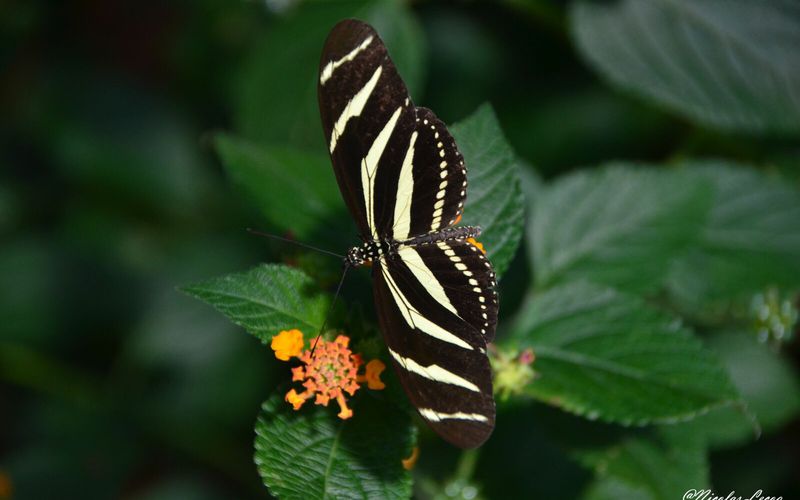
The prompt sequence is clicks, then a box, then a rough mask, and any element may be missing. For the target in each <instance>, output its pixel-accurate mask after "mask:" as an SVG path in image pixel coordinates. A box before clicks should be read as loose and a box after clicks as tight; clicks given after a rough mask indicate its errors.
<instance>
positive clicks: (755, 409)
mask: <svg viewBox="0 0 800 500" xmlns="http://www.w3.org/2000/svg"><path fill="white" fill-rule="evenodd" d="M705 340H706V343H707V344H708V345H709V347H711V348H712V349H713V350H714V351H715V352H716V353H717V354H719V356H720V357H721V358H722V361H723V363H724V364H725V366H726V367H727V369H728V373H730V375H731V378H732V379H733V383H734V384H735V385H736V388H737V389H738V390H739V392H740V393H741V395H742V400H743V401H744V402H745V403H746V405H747V410H748V411H750V412H752V413H753V414H754V416H755V417H756V419H757V420H758V423H759V425H760V426H761V430H762V431H763V432H764V433H769V432H774V431H776V430H778V429H780V428H781V427H782V426H783V425H785V424H787V423H789V422H790V421H791V420H792V419H793V418H794V417H796V416H797V415H798V413H800V383H799V382H798V377H797V373H796V371H795V370H794V368H793V367H792V365H791V363H789V362H788V361H787V360H786V359H783V358H782V357H781V356H780V355H779V354H778V353H776V352H775V351H774V350H772V349H771V348H770V347H768V346H767V345H765V344H762V343H759V342H757V341H756V339H755V336H754V335H752V334H747V333H742V332H719V333H716V334H714V335H712V336H710V337H707V338H706V339H705ZM686 426H687V427H688V428H689V429H692V430H693V431H694V432H695V433H696V435H698V436H700V435H705V436H707V437H708V439H709V443H710V444H711V446H713V447H715V448H730V447H733V446H740V445H743V444H745V443H748V442H750V441H752V440H754V439H756V429H755V427H754V424H753V422H752V419H751V417H750V416H749V415H747V414H746V413H745V412H744V411H742V409H740V408H735V407H724V408H718V409H714V410H712V411H711V412H709V413H708V414H707V415H702V416H700V417H698V418H697V419H695V420H693V421H692V422H688V423H687V424H686Z"/></svg>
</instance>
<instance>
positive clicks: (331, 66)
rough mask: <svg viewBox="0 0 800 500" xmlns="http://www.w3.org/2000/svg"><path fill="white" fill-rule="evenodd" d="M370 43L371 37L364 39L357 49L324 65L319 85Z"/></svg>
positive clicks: (323, 83)
mask: <svg viewBox="0 0 800 500" xmlns="http://www.w3.org/2000/svg"><path fill="white" fill-rule="evenodd" d="M370 43H372V35H370V36H368V37H367V38H366V39H364V41H363V42H361V44H360V45H359V46H358V47H356V48H354V49H353V50H351V51H350V52H349V53H348V54H347V55H346V56H344V57H342V58H341V59H339V60H338V61H331V62H329V63H328V64H326V65H325V68H324V69H323V70H322V74H320V76H319V83H320V84H322V85H325V82H327V81H328V80H329V79H330V77H332V76H333V72H334V71H336V68H338V67H339V66H341V65H342V64H344V63H346V62H348V61H352V60H353V59H355V58H356V56H357V55H358V53H359V52H361V51H362V50H364V49H366V48H367V47H368V46H369V44H370ZM406 101H407V100H406Z"/></svg>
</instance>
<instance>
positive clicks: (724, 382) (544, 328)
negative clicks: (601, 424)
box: [512, 283, 737, 425]
mask: <svg viewBox="0 0 800 500" xmlns="http://www.w3.org/2000/svg"><path fill="white" fill-rule="evenodd" d="M522 311H523V313H522V314H521V316H520V317H519V318H518V320H517V322H516V324H515V325H514V326H513V328H512V332H513V334H512V340H513V341H515V342H516V343H517V344H518V345H519V346H520V347H532V348H533V350H534V353H535V355H536V361H535V363H534V369H535V370H536V372H537V374H538V377H537V378H536V379H535V380H534V381H533V382H531V383H530V384H529V386H528V387H527V388H526V391H527V393H528V394H530V395H532V396H533V397H536V398H537V399H540V400H543V401H546V402H548V403H550V404H553V405H555V406H558V407H560V408H563V409H565V410H567V411H570V412H573V413H576V414H578V415H584V416H587V417H588V418H592V419H594V418H600V419H602V420H604V421H613V422H620V423H624V424H636V425H641V424H646V423H648V422H675V421H679V420H684V419H688V418H692V417H694V416H695V415H697V414H698V413H701V412H703V411H707V410H708V409H710V408H712V407H715V406H720V405H723V404H726V403H730V402H732V401H734V400H736V399H737V394H736V391H735V389H734V388H733V385H732V383H731V381H730V379H729V378H728V375H727V373H726V372H725V370H724V368H723V366H722V365H721V364H720V362H719V361H718V360H717V358H716V357H715V356H714V354H713V353H711V352H710V351H708V350H706V349H704V348H703V346H702V345H701V343H700V342H699V341H698V340H697V339H696V338H694V337H693V336H692V335H691V333H690V332H689V331H688V330H687V329H686V328H684V327H682V326H681V324H680V321H679V320H677V319H676V318H674V317H671V316H668V315H666V314H663V313H661V312H660V311H658V310H656V309H654V308H652V307H650V306H648V305H647V304H646V303H644V302H643V301H642V300H641V299H639V298H637V297H635V296H632V295H627V294H623V293H620V292H617V291H615V290H613V289H610V288H604V287H601V286H598V285H593V284H588V283H572V284H567V285H563V286H559V287H556V288H553V289H551V290H549V291H546V292H544V293H542V294H541V295H537V296H534V297H533V298H532V299H531V300H530V301H529V303H528V304H527V307H523V308H522Z"/></svg>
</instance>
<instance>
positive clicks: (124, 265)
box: [0, 0, 800, 499]
mask: <svg viewBox="0 0 800 500" xmlns="http://www.w3.org/2000/svg"><path fill="white" fill-rule="evenodd" d="M317 3H318V2H317ZM367 3H369V2H332V4H334V5H333V6H329V7H324V8H318V9H317V14H315V16H316V17H314V18H313V22H309V23H311V24H305V23H306V21H303V22H298V21H296V20H297V18H298V12H300V11H301V9H302V7H301V6H299V5H298V2H297V1H293V0H266V1H255V0H248V1H227V2H221V1H212V0H195V1H191V2H190V1H180V0H178V1H172V2H129V1H111V2H108V1H97V0H77V1H73V2H47V1H44V0H24V1H23V0H6V1H4V2H0V40H1V43H0V110H1V111H0V113H2V115H1V116H2V119H1V120H0V167H1V168H0V318H2V319H1V320H0V498H5V497H9V498H10V497H13V498H24V499H28V498H86V499H92V498H136V499H140V498H141V499H144V498H146V499H155V498H159V499H160V498H199V499H206V498H209V499H210V498H266V497H267V493H266V490H265V488H264V487H263V486H262V484H261V480H260V479H259V477H258V474H257V472H256V469H255V466H254V465H253V462H252V455H253V423H254V421H255V418H256V416H257V412H258V409H259V406H260V404H261V402H262V401H263V400H264V399H265V398H266V397H267V395H268V394H269V393H270V392H271V390H272V388H273V387H274V385H275V382H274V380H275V379H276V378H275V377H277V376H278V375H276V374H275V373H272V370H273V368H275V369H282V367H280V366H277V364H275V363H272V362H270V357H271V353H270V352H269V351H268V350H267V349H265V348H263V346H261V345H260V344H259V342H258V341H257V340H256V339H255V338H253V337H251V336H249V335H246V334H245V333H244V332H243V331H241V330H240V329H238V328H236V327H235V326H233V325H232V324H230V323H229V322H228V321H227V320H226V319H225V318H224V317H223V316H222V315H220V314H218V313H216V312H215V311H214V310H213V309H211V308H210V307H208V306H206V305H204V304H201V303H200V302H198V301H195V300H193V299H190V298H188V297H186V296H184V295H182V294H180V293H179V292H177V291H176V286H179V285H181V284H185V283H189V282H192V281H197V280H201V279H206V278H210V277H213V276H217V275H220V274H223V273H226V272H232V271H237V270H243V269H246V268H248V267H251V266H253V265H255V264H256V263H258V262H262V261H274V260H280V259H284V260H285V259H287V258H291V255H292V252H294V250H293V249H287V248H284V247H282V246H280V245H275V244H272V243H266V242H264V241H262V240H259V239H257V238H255V237H253V236H250V235H248V234H246V233H245V231H244V228H246V227H249V226H254V227H261V228H263V229H265V230H270V229H273V230H274V229H275V228H270V227H269V226H267V227H264V222H263V218H262V217H261V216H260V215H259V214H258V213H257V211H256V210H255V209H254V208H253V207H252V205H251V204H250V203H249V202H248V200H246V199H242V197H241V196H240V195H239V193H238V192H237V191H236V190H235V189H234V188H233V187H232V186H231V183H230V182H228V179H226V176H225V175H224V173H223V170H222V168H221V166H220V165H219V162H218V159H217V158H216V156H215V154H214V152H213V148H212V141H211V139H210V138H211V136H212V135H213V133H215V132H217V131H234V132H236V133H238V134H241V135H242V136H244V137H247V138H249V139H252V140H256V141H259V140H268V139H274V138H276V137H280V136H281V134H282V133H284V132H285V130H286V129H288V128H290V127H291V126H293V124H294V123H295V118H296V117H295V114H296V110H294V109H289V108H288V107H287V108H286V109H284V108H281V107H279V106H278V107H276V108H268V107H267V106H266V105H265V103H270V102H273V101H271V100H270V99H275V97H274V96H275V95H278V96H280V95H284V94H290V93H291V92H292V91H293V90H295V89H293V88H291V87H290V88H283V86H284V83H285V82H291V79H289V76H286V75H291V74H292V71H293V69H292V68H293V66H294V61H293V54H295V53H296V52H295V51H296V50H299V49H297V47H305V46H308V45H310V46H312V47H317V49H316V50H320V49H321V41H322V39H324V36H325V34H326V33H327V30H328V29H329V27H330V26H332V25H333V23H334V22H335V21H336V20H337V19H338V18H341V17H346V15H348V12H357V11H358V9H359V8H362V4H367ZM398 8H399V7H398ZM402 8H404V9H407V10H408V12H409V13H410V17H409V19H411V20H412V22H411V23H410V24H408V25H407V26H405V28H404V29H408V30H411V31H412V33H415V34H418V35H419V36H418V37H417V39H418V40H419V43H420V44H421V47H422V48H421V49H420V50H418V51H416V52H415V53H416V54H418V55H419V60H418V61H415V62H416V63H418V64H416V65H409V67H416V68H417V73H415V74H413V75H407V74H406V75H404V76H405V77H406V79H407V80H408V82H409V87H410V88H411V92H412V96H413V97H414V99H415V101H417V103H419V104H422V105H425V106H427V107H430V108H432V109H434V110H436V113H437V114H438V115H439V116H440V117H441V118H442V119H443V120H444V121H445V122H447V123H452V122H454V121H457V120H460V119H462V118H464V117H465V116H467V115H468V114H470V113H471V112H472V111H473V110H474V109H475V108H476V107H477V106H478V105H479V104H481V103H483V102H485V101H489V102H491V103H492V105H493V106H494V107H495V109H496V111H497V114H498V116H499V119H500V122H501V124H502V126H503V129H504V131H505V132H506V135H507V137H508V139H509V141H510V143H511V144H512V146H513V147H514V148H515V150H516V152H517V153H518V154H519V155H520V157H521V158H522V159H524V160H525V162H527V163H528V164H530V165H532V166H534V167H535V170H536V172H538V174H539V175H540V176H541V177H542V178H544V179H549V178H553V177H555V176H557V175H560V174H563V173H565V172H568V171H570V170H572V169H575V168H579V167H581V166H584V165H590V164H596V163H600V162H604V161H608V160H613V159H632V160H648V161H663V160H669V159H673V158H676V157H677V158H679V157H683V156H689V155H704V156H725V157H727V158H733V159H740V160H747V161H750V162H754V163H759V162H762V161H767V160H769V161H770V162H772V164H774V165H777V167H778V168H780V169H783V170H784V172H785V174H786V175H787V176H789V177H790V178H792V179H796V178H797V174H796V172H797V170H796V168H793V167H796V166H797V163H798V161H797V155H796V151H797V143H796V142H794V143H792V142H791V141H787V140H786V139H780V138H778V139H776V138H770V137H767V138H753V137H747V138H742V137H740V136H737V135H735V134H734V135H730V134H722V133H717V132H712V131H709V130H707V129H704V128H701V127H697V126H695V125H692V124H691V123H689V122H688V121H686V120H685V119H682V118H680V117H679V116H677V115H675V114H670V113H666V112H664V111H661V110H660V109H659V108H657V107H655V106H651V105H649V104H647V103H646V102H644V101H642V100H640V99H637V98H634V97H631V96H629V95H628V94H626V93H624V92H619V91H616V90H614V89H613V88H611V87H610V86H608V85H606V84H604V83H603V81H601V79H599V78H598V77H597V76H596V75H595V73H594V72H592V71H591V70H590V69H589V67H588V66H587V65H586V64H585V63H584V62H583V61H582V60H581V59H580V57H579V56H578V55H577V52H576V49H575V47H574V45H573V43H572V41H571V38H570V35H569V29H568V26H567V22H566V8H567V2H560V1H556V0H550V1H545V0H541V1H533V0H531V1H528V2H526V1H524V0H506V1H497V2H475V1H458V2H439V1H414V2H410V3H407V4H403V7H402ZM387 22H388V20H387ZM314 23H316V24H314ZM312 27H313V29H312ZM390 49H391V46H390ZM317 54H318V52H317ZM316 57H318V55H317V56H316ZM398 65H400V64H399V63H398ZM401 69H402V66H401ZM285 79H286V80H285ZM285 85H289V83H285ZM270 93H271V94H270ZM307 101H308V103H309V106H311V107H312V108H311V109H312V114H311V115H309V116H314V114H313V113H316V108H315V107H316V100H315V98H314V97H313V96H309V98H308V99H307ZM288 102H293V101H291V100H289V101H288ZM265 109H266V110H267V112H266V114H265ZM314 120H317V121H314V122H313V123H311V124H310V126H311V129H312V130H315V129H318V128H319V123H318V118H317V117H314ZM322 140H323V138H322V133H321V131H319V130H317V135H316V136H314V135H313V134H312V135H309V136H308V137H305V136H304V137H302V138H301V139H299V141H300V142H302V141H309V142H310V143H311V144H312V145H313V146H312V147H320V146H322V144H323V143H322ZM353 231H354V230H353ZM353 240H355V238H353ZM312 243H320V244H322V245H324V244H325V243H326V242H312ZM329 244H330V243H328V245H329ZM334 250H336V251H341V250H342V249H341V248H340V249H334ZM329 267H332V268H333V269H334V270H335V266H329ZM508 307H509V308H510V310H511V311H512V312H513V307H515V306H514V305H510V306H508ZM790 352H791V351H790ZM792 355H793V356H794V359H795V360H796V359H797V351H796V350H795V351H794V352H793V354H792ZM280 376H283V374H282V372H281V375H280ZM540 411H544V413H545V415H544V416H542V417H541V418H544V419H547V418H551V419H552V418H555V417H553V416H552V415H549V414H548V411H549V410H540ZM511 418H513V416H512V417H511ZM498 431H499V432H500V433H502V429H498ZM511 438H512V439H513V436H511ZM531 439H532V440H533V441H532V442H536V440H535V439H534V438H531ZM771 439H772V440H773V441H767V442H766V443H765V442H760V443H757V444H755V445H753V446H751V447H750V448H748V449H739V450H737V451H735V452H723V453H719V454H717V455H716V456H713V457H712V464H713V466H712V470H711V473H712V479H713V480H714V482H715V484H719V485H720V486H721V487H720V491H728V490H726V489H724V487H725V486H726V485H731V484H733V485H735V484H736V480H737V478H741V477H742V474H748V475H750V476H751V479H752V481H751V483H752V484H756V483H758V481H760V480H763V481H767V483H766V484H773V485H778V486H781V485H783V487H785V485H787V484H790V483H791V482H792V481H793V479H794V480H796V478H797V477H798V474H800V471H798V469H797V467H798V463H799V462H798V457H797V454H796V453H797V447H794V448H792V447H789V449H788V450H786V449H785V448H786V447H785V446H783V447H780V449H781V450H782V451H780V452H775V451H774V447H772V445H773V444H774V441H777V442H779V443H794V445H793V446H795V445H797V444H798V443H799V442H800V424H799V423H798V422H797V420H795V421H794V423H793V424H790V425H789V426H787V427H786V429H785V431H784V432H783V433H782V434H779V435H778V436H777V437H775V436H773V437H772V438H771ZM792 449H793V450H794V451H791V450H792ZM545 451H546V450H545ZM756 455H759V456H760V459H759V461H758V465H757V466H753V467H751V466H750V464H752V463H753V462H752V460H755V458H754V457H755V456H756ZM539 456H540V457H543V458H542V462H543V463H542V464H540V465H541V466H544V467H547V466H549V467H552V468H553V471H552V475H551V477H550V480H551V481H552V484H548V485H542V486H541V489H540V491H544V492H549V493H553V494H557V493H559V492H560V493H562V494H564V495H565V498H568V497H570V496H571V495H570V492H572V493H575V492H577V491H578V490H579V489H580V485H581V484H583V483H582V481H583V482H585V481H586V480H587V479H588V476H586V474H585V473H584V472H582V471H581V470H580V469H578V468H577V467H576V466H574V465H569V464H566V463H565V464H560V463H559V462H557V463H556V465H559V466H558V467H556V466H555V465H554V464H553V463H552V462H551V463H549V464H548V463H547V460H548V457H549V456H550V455H548V454H547V453H544V454H543V455H539ZM792 457H793V458H792ZM787 464H788V466H787ZM791 464H793V465H791ZM787 467H788V468H787ZM506 473H507V474H506V475H505V476H502V474H501V475H500V476H498V477H501V478H506V479H509V478H510V480H516V479H519V478H518V477H515V476H514V474H515V472H514V471H513V470H507V471H506ZM752 476H755V478H753V477H752ZM503 480H505V479H503ZM751 483H747V484H751ZM565 487H566V488H567V490H564V488H565ZM775 491H782V490H780V489H778V490H775ZM795 491H796V490H795Z"/></svg>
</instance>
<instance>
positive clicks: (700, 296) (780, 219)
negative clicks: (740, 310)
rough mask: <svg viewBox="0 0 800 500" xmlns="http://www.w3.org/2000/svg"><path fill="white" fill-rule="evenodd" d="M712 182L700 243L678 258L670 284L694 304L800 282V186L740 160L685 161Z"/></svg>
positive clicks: (675, 292)
mask: <svg viewBox="0 0 800 500" xmlns="http://www.w3.org/2000/svg"><path fill="white" fill-rule="evenodd" d="M684 167H685V168H686V169H691V170H692V172H693V173H694V174H695V175H696V176H697V177H698V178H699V179H701V180H704V181H706V182H709V183H711V185H712V186H713V196H712V198H713V205H712V207H711V213H710V215H709V217H708V221H707V222H706V224H705V227H704V229H703V231H702V233H701V235H700V243H699V245H698V246H697V247H696V248H694V249H693V250H692V252H690V253H689V255H687V256H686V257H684V258H682V259H681V260H680V261H678V262H677V263H676V264H675V266H674V268H673V269H672V271H671V275H670V279H669V286H670V289H671V291H672V293H673V295H675V298H676V299H677V301H678V302H679V303H683V304H686V305H687V306H690V307H696V306H697V305H700V306H702V305H706V304H708V303H710V302H712V301H718V300H724V299H732V298H736V297H741V296H749V295H750V294H752V293H754V292H756V291H761V290H762V289H763V288H764V287H766V286H769V285H778V286H786V287H797V286H800V191H798V190H797V189H795V188H792V187H790V186H788V185H786V184H783V183H781V182H780V180H779V179H777V178H769V177H767V176H766V175H764V174H762V173H760V172H758V171H756V170H754V169H751V168H746V167H744V166H742V165H736V164H733V163H726V162H712V161H707V162H693V163H686V164H685V165H684Z"/></svg>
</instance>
